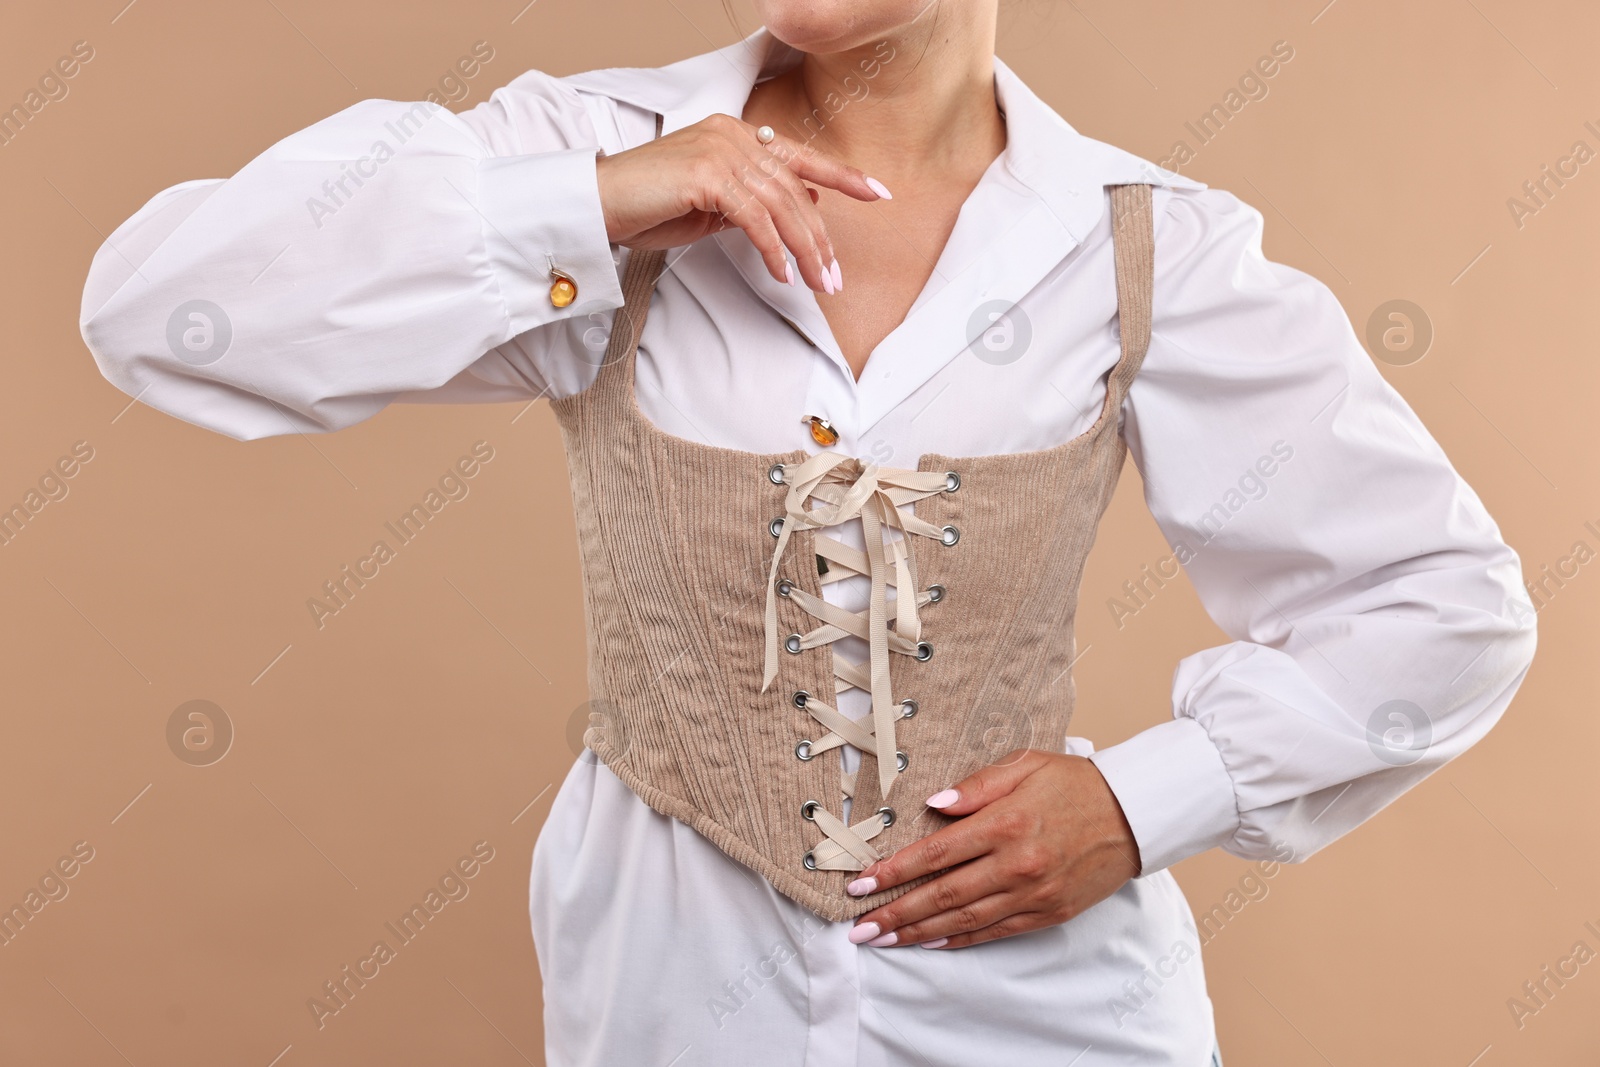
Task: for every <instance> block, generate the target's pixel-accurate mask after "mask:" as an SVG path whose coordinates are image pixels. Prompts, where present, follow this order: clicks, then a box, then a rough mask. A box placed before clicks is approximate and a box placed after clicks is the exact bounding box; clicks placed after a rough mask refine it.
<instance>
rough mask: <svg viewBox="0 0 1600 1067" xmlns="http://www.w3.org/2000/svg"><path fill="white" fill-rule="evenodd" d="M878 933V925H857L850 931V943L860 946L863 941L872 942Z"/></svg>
mask: <svg viewBox="0 0 1600 1067" xmlns="http://www.w3.org/2000/svg"><path fill="white" fill-rule="evenodd" d="M878 933H879V930H878V924H877V923H857V924H856V925H855V926H854V927H852V928H851V930H850V943H851V944H853V945H859V944H861V942H863V941H871V940H872V939H873V938H875V937H877V936H878Z"/></svg>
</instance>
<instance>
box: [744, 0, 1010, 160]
mask: <svg viewBox="0 0 1600 1067" xmlns="http://www.w3.org/2000/svg"><path fill="white" fill-rule="evenodd" d="M974 8H975V10H977V11H979V12H980V13H981V5H974ZM953 9H954V5H939V7H938V8H937V9H936V10H940V12H941V21H940V22H937V23H935V22H932V21H931V19H930V18H929V17H926V16H925V17H924V18H922V19H919V20H918V21H917V22H914V23H912V24H910V25H909V26H906V27H904V28H902V29H901V30H900V31H898V33H897V34H895V35H893V36H889V37H885V38H883V39H881V40H878V41H874V42H871V43H868V44H865V45H862V46H860V47H858V48H853V49H850V50H848V51H843V52H831V53H816V54H811V53H808V54H806V55H805V56H804V57H803V59H802V60H801V62H800V63H798V64H797V65H795V66H794V67H792V68H790V69H789V70H788V71H786V72H785V73H783V74H780V75H778V76H777V77H774V78H771V79H769V80H768V81H766V82H763V83H762V84H761V85H759V86H757V87H756V91H755V92H754V93H752V97H755V96H756V95H757V94H766V96H765V98H764V99H762V100H760V101H759V102H757V101H754V100H752V103H753V104H754V106H752V107H750V108H747V114H750V113H752V112H758V113H761V114H764V115H776V116H780V122H781V123H782V128H783V131H784V132H785V133H786V134H788V135H789V136H790V137H794V138H796V139H797V140H800V141H802V142H809V143H811V144H813V145H815V147H817V148H819V149H821V150H822V151H824V152H827V153H828V154H830V155H832V156H834V157H836V158H838V159H842V160H844V161H845V162H848V163H850V164H851V165H852V166H856V167H860V168H861V169H862V170H864V171H866V172H867V173H868V174H871V175H874V176H876V177H878V178H880V179H881V180H882V181H884V182H885V183H886V184H887V185H888V186H889V187H890V188H891V189H893V188H894V184H895V182H894V179H895V178H905V179H907V181H908V182H910V181H915V179H916V177H917V175H919V174H929V173H933V174H948V173H950V172H952V171H953V172H957V173H960V172H965V171H968V170H972V169H977V170H978V171H980V172H981V170H982V169H983V168H984V167H987V166H988V164H989V162H990V161H991V160H993V159H994V157H995V156H996V155H998V154H999V153H1000V151H1001V149H1003V148H1004V147H1005V141H1006V130H1005V120H1004V118H1003V117H1002V116H1001V114H1000V111H999V108H998V107H997V106H996V102H995V96H994V26H993V22H992V20H989V21H985V20H984V19H980V18H973V19H972V20H971V24H970V25H967V24H952V23H951V21H950V19H951V15H952V11H953ZM955 17H956V18H958V19H959V18H960V14H959V12H957V13H956V15H955ZM986 17H987V16H986ZM767 121H770V119H769V120H767ZM773 125H779V123H773Z"/></svg>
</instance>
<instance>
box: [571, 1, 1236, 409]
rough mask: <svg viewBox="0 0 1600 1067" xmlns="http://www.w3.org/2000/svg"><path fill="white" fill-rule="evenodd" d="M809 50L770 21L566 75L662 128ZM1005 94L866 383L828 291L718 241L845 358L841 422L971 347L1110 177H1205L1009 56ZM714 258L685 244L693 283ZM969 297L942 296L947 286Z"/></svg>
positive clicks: (737, 243) (897, 394) (904, 391)
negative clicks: (1171, 162)
mask: <svg viewBox="0 0 1600 1067" xmlns="http://www.w3.org/2000/svg"><path fill="white" fill-rule="evenodd" d="M800 58H801V53H800V52H799V51H797V50H796V49H793V48H790V47H789V46H788V45H786V44H784V43H783V42H782V41H779V40H778V39H777V38H776V37H774V36H773V35H772V34H771V33H770V32H769V31H768V30H767V29H766V28H765V27H762V28H761V29H758V30H757V31H756V32H754V33H752V34H750V35H749V36H748V37H746V38H744V39H743V40H740V41H736V42H734V43H733V44H731V45H728V46H727V47H725V48H719V49H717V50H716V51H713V52H706V53H703V54H701V55H698V56H691V57H690V58H688V59H683V60H679V61H678V62H676V63H671V64H668V65H666V66H664V67H653V68H611V69H606V70H595V71H587V72H585V73H582V74H577V75H572V76H570V77H568V78H566V79H564V80H565V81H566V82H567V83H568V84H569V85H572V86H573V87H574V88H577V89H581V90H585V91H589V92H594V93H598V94H600V95H602V96H608V97H611V98H612V99H615V100H619V101H623V102H626V103H629V104H633V105H635V106H638V107H641V108H644V109H647V110H649V111H654V112H657V113H659V114H660V115H662V116H663V121H662V133H663V134H667V133H672V132H674V131H676V130H680V129H682V128H684V127H685V126H690V125H693V124H694V123H696V122H699V121H700V120H701V119H704V118H705V117H707V116H708V115H713V114H728V115H738V114H740V113H742V112H743V110H744V104H745V102H746V100H748V99H749V96H750V90H751V88H752V87H753V86H754V85H755V83H756V82H757V81H759V80H761V79H762V78H765V77H768V76H771V75H775V74H778V73H781V72H782V71H783V70H785V69H787V68H788V67H789V66H792V65H793V64H795V63H797V62H799V61H800ZM994 73H995V94H996V100H997V101H998V103H999V104H1000V107H1001V109H1002V110H1003V111H1004V112H1005V116H1006V147H1005V149H1004V150H1003V151H1002V153H1001V155H1000V156H999V157H998V158H997V159H995V160H994V162H993V163H992V164H991V166H990V168H989V169H988V170H987V171H986V172H985V175H984V178H983V179H982V180H980V181H979V183H978V185H977V186H976V187H975V188H974V189H973V191H972V194H971V195H970V196H969V198H968V201H967V203H966V204H965V205H964V206H963V208H962V213H961V217H960V218H959V219H958V220H957V222H956V226H955V229H954V230H953V231H952V232H951V234H950V238H949V240H948V241H947V242H946V244H945V247H944V250H943V251H942V252H941V254H940V257H939V261H938V263H937V265H936V266H935V268H934V277H933V278H931V279H930V280H929V282H928V285H927V286H926V287H925V288H924V289H923V291H922V293H921V294H920V295H919V296H918V298H917V301H916V303H914V304H913V305H912V307H911V309H910V311H909V312H908V313H907V315H906V318H905V320H904V322H902V323H901V324H900V325H899V326H897V327H896V328H895V329H894V330H893V331H892V332H891V333H890V334H889V335H888V336H887V337H885V338H884V340H883V341H882V342H881V343H880V344H879V345H878V347H877V348H875V349H873V352H872V356H871V359H870V361H869V363H868V365H867V368H866V373H865V374H864V375H863V377H862V379H861V381H860V382H859V383H855V382H854V381H853V379H852V375H851V371H850V368H849V366H848V364H847V362H846V360H845V357H844V355H843V354H842V353H841V352H840V351H839V349H838V345H837V343H836V342H835V340H834V339H833V333H832V330H831V328H830V327H829V324H828V321H827V318H826V316H825V315H824V314H823V312H822V308H821V306H820V305H819V304H818V303H817V300H816V298H815V295H814V294H812V293H811V292H810V290H807V289H796V288H794V287H791V286H787V285H784V284H783V283H782V282H779V281H776V280H774V279H773V277H772V275H771V274H770V273H768V271H767V269H766V266H765V264H764V263H763V262H762V259H761V254H760V253H759V252H758V251H757V250H756V248H755V246H754V245H753V244H751V243H750V242H749V241H747V240H741V239H739V238H738V231H736V230H723V231H721V232H719V233H717V234H715V235H714V236H713V238H712V239H713V240H714V241H715V242H716V243H717V244H718V245H719V246H720V247H721V249H722V251H723V252H724V253H725V254H726V255H727V257H728V258H729V259H730V260H731V261H732V262H733V264H734V266H735V267H736V269H738V271H739V272H740V274H741V275H742V276H743V277H744V278H745V280H746V282H748V283H749V285H750V287H751V288H752V289H753V290H754V291H755V292H756V293H758V294H759V295H760V296H761V297H762V299H763V300H765V301H766V302H767V303H768V304H769V305H771V306H772V307H773V308H774V309H776V310H777V311H778V312H779V314H781V315H782V316H783V317H784V318H785V319H787V320H788V321H789V323H790V324H791V325H793V326H794V327H795V328H796V329H797V330H799V331H800V332H801V333H802V334H803V335H804V336H806V337H807V338H808V339H810V340H811V341H812V343H813V344H815V345H816V346H817V348H818V350H819V351H821V352H823V353H824V354H825V355H826V356H827V357H828V358H829V360H831V361H832V363H833V364H834V366H835V368H836V372H837V373H838V374H839V375H840V376H841V377H842V378H844V379H846V380H850V381H851V382H852V385H851V388H850V395H851V400H850V403H851V404H852V405H853V407H852V408H851V409H850V410H838V411H833V410H829V411H826V412H823V413H822V414H824V415H825V416H826V417H828V418H830V419H833V420H834V421H835V423H836V424H837V425H841V426H849V427H851V428H852V430H853V431H854V432H855V433H858V434H859V433H864V432H866V431H867V430H868V429H869V428H871V427H873V426H875V425H877V423H878V421H879V420H880V419H883V418H884V417H886V416H887V415H889V414H890V413H891V412H893V411H895V410H896V409H897V408H898V407H899V405H901V404H902V403H904V402H905V401H906V400H907V399H908V398H909V397H910V396H911V395H912V394H913V393H915V392H916V391H917V390H918V389H919V388H921V387H922V386H923V385H924V384H926V383H927V382H928V381H929V380H930V379H931V378H932V377H933V376H934V375H935V374H936V373H937V372H938V371H939V369H940V368H941V367H942V366H944V365H945V364H946V363H948V362H949V361H950V360H952V359H955V358H957V357H958V356H959V355H960V353H961V352H962V351H963V350H964V348H965V347H966V346H965V344H964V340H963V339H964V338H968V336H969V332H970V330H971V326H972V323H971V315H972V312H973V309H974V307H976V306H978V305H979V304H981V303H983V302H985V301H990V300H996V299H998V300H1003V301H1007V302H1010V301H1017V300H1021V299H1022V298H1023V296H1024V294H1026V293H1028V292H1029V291H1030V290H1032V289H1033V288H1034V287H1035V286H1036V285H1037V284H1038V283H1039V282H1040V280H1041V279H1043V278H1044V277H1046V276H1047V275H1048V274H1049V273H1050V271H1051V270H1052V269H1054V268H1055V267H1056V266H1058V265H1059V264H1060V263H1061V261H1062V260H1063V259H1064V258H1065V257H1066V256H1067V255H1069V254H1070V253H1071V252H1072V251H1073V250H1074V249H1075V248H1077V247H1078V246H1080V245H1081V244H1082V243H1083V242H1084V240H1085V239H1086V238H1087V237H1088V235H1089V234H1090V233H1091V232H1093V231H1094V229H1095V227H1096V225H1097V224H1098V223H1100V221H1101V220H1102V218H1103V216H1104V215H1105V213H1106V210H1107V203H1108V200H1109V198H1108V197H1107V196H1106V193H1105V190H1104V187H1105V186H1107V185H1115V184H1121V183H1126V182H1144V183H1149V184H1153V185H1164V186H1171V187H1177V188H1188V189H1203V188H1205V186H1204V185H1203V184H1202V183H1200V182H1197V181H1194V180H1192V179H1189V178H1185V177H1183V176H1182V175H1179V174H1176V173H1174V172H1172V171H1168V170H1163V169H1162V168H1160V167H1157V166H1156V165H1155V164H1154V163H1151V162H1149V161H1147V160H1144V159H1141V158H1139V157H1138V156H1135V155H1133V154H1132V153H1130V152H1126V151H1123V150H1122V149H1120V148H1117V147H1115V146H1114V145H1109V144H1106V143H1104V142H1102V141H1096V140H1094V139H1093V138H1090V137H1085V136H1083V135H1082V134H1080V133H1078V132H1077V131H1076V130H1074V129H1073V128H1072V127H1071V126H1070V125H1068V124H1067V122H1066V120H1064V119H1063V118H1062V117H1061V116H1060V115H1058V114H1057V113H1056V112H1055V111H1054V110H1053V109H1052V108H1051V107H1050V106H1049V105H1048V104H1046V103H1045V102H1044V101H1043V100H1041V99H1039V97H1038V96H1036V95H1035V94H1034V93H1033V91H1032V90H1031V89H1029V88H1028V87H1027V85H1025V84H1024V83H1023V81H1022V79H1020V78H1019V77H1017V75H1016V74H1015V73H1013V72H1012V70H1011V68H1010V67H1008V66H1007V65H1006V64H1005V63H1004V62H1002V61H1001V60H1000V58H999V57H998V56H997V57H995V61H994ZM703 263H704V260H703V258H696V257H695V256H693V255H690V254H688V253H685V254H684V255H683V256H681V257H680V258H679V259H677V260H675V261H674V267H673V269H674V271H675V272H676V273H677V274H678V275H679V276H680V277H681V278H684V279H685V280H686V281H689V282H692V281H694V280H695V279H696V277H697V276H698V274H697V272H698V271H699V270H701V269H703V268H702V264H703ZM950 292H956V293H960V294H962V299H960V300H951V299H941V297H942V296H944V295H945V294H947V293H950Z"/></svg>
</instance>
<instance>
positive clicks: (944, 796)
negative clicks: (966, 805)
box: [927, 789, 961, 808]
mask: <svg viewBox="0 0 1600 1067" xmlns="http://www.w3.org/2000/svg"><path fill="white" fill-rule="evenodd" d="M960 799H961V794H960V793H957V792H956V791H955V790H954V789H942V790H940V791H939V792H937V793H935V794H933V796H931V797H929V798H928V801H927V804H928V807H930V808H948V807H949V806H950V805H952V804H954V803H955V802H956V801H958V800H960Z"/></svg>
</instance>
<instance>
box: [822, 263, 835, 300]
mask: <svg viewBox="0 0 1600 1067" xmlns="http://www.w3.org/2000/svg"><path fill="white" fill-rule="evenodd" d="M822 291H823V292H824V293H827V294H829V295H830V296H831V295H833V271H831V270H828V269H826V268H824V269H823V271H822Z"/></svg>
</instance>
